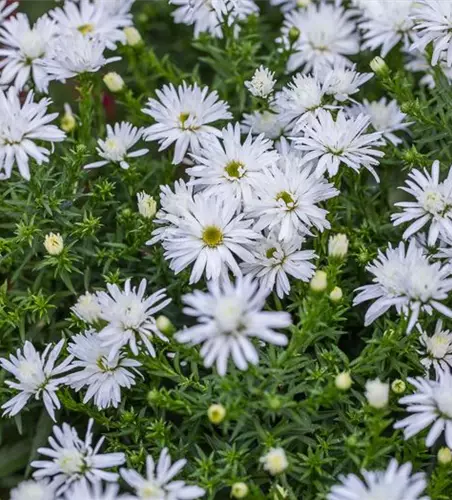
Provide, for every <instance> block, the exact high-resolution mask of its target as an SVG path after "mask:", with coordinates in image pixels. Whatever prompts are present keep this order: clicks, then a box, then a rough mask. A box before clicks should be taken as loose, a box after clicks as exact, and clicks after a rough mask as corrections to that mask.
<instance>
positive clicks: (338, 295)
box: [330, 286, 344, 302]
mask: <svg viewBox="0 0 452 500" xmlns="http://www.w3.org/2000/svg"><path fill="white" fill-rule="evenodd" d="M343 296H344V294H343V293H342V288H340V287H338V286H335V287H334V288H333V289H332V290H331V292H330V299H331V300H332V302H339V301H340V300H342V297H343Z"/></svg>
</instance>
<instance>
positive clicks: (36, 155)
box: [0, 87, 66, 180]
mask: <svg viewBox="0 0 452 500" xmlns="http://www.w3.org/2000/svg"><path fill="white" fill-rule="evenodd" d="M33 98H34V94H33V92H29V93H28V95H27V97H26V98H25V101H24V102H23V103H21V101H20V99H19V96H18V94H17V92H16V90H15V89H14V88H13V87H10V88H9V89H8V91H7V92H6V93H4V92H2V91H1V90H0V180H2V179H9V178H10V177H11V172H12V168H13V166H14V165H15V164H17V167H18V169H19V172H20V175H21V176H22V177H23V178H24V179H27V180H29V179H30V168H29V165H28V164H29V158H33V159H34V160H35V161H36V162H37V163H38V165H41V164H42V163H47V162H48V161H49V154H50V151H49V150H48V149H46V148H44V147H43V146H37V145H36V144H35V142H34V141H36V140H39V141H46V142H50V143H52V144H53V143H54V142H61V141H63V140H64V138H65V137H66V135H65V133H64V132H63V131H62V130H60V129H59V128H58V127H57V126H56V125H50V122H51V121H53V120H54V119H55V118H56V117H57V116H58V113H50V114H47V108H48V106H49V105H50V103H51V100H50V99H41V100H40V101H39V102H34V101H33Z"/></svg>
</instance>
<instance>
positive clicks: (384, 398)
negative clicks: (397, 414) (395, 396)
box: [366, 378, 389, 409]
mask: <svg viewBox="0 0 452 500" xmlns="http://www.w3.org/2000/svg"><path fill="white" fill-rule="evenodd" d="M366 398H367V402H368V403H369V405H370V406H372V407H373V408H378V409H381V408H385V407H386V406H387V405H388V402H389V384H385V383H384V382H381V381H380V379H378V378H377V379H375V380H368V381H367V382H366Z"/></svg>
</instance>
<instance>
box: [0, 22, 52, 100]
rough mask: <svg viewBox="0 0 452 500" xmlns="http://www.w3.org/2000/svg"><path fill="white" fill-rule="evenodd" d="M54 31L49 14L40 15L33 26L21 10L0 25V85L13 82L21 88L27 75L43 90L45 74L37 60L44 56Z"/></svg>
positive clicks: (25, 81) (38, 88)
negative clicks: (20, 12) (0, 58)
mask: <svg viewBox="0 0 452 500" xmlns="http://www.w3.org/2000/svg"><path fill="white" fill-rule="evenodd" d="M55 35H56V26H55V23H54V22H53V21H51V19H50V18H49V16H47V15H44V16H42V17H40V18H39V19H38V20H37V21H36V23H35V24H34V26H33V27H31V26H30V21H29V20H28V17H27V16H26V15H25V14H17V15H16V16H15V17H13V18H11V19H8V20H7V21H6V22H5V23H3V25H2V26H1V27H0V43H1V44H2V48H0V56H1V57H2V60H1V61H0V68H1V69H2V71H1V75H0V85H10V84H14V86H15V87H16V89H18V90H21V89H22V88H23V87H24V86H25V84H26V83H27V81H28V80H29V78H30V76H31V77H32V78H33V82H34V84H35V85H36V88H37V90H38V91H39V92H47V88H48V77H47V72H46V71H45V68H44V67H43V66H42V65H41V64H37V61H38V60H39V59H40V58H42V57H45V56H46V54H47V51H48V50H49V47H50V46H51V44H52V43H53V40H54V38H55Z"/></svg>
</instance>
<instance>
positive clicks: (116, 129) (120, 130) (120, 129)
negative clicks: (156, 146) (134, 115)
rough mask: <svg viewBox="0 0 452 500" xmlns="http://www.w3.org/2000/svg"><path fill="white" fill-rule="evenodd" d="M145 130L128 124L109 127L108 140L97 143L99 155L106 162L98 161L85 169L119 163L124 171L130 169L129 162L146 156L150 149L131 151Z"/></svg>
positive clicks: (100, 140)
mask: <svg viewBox="0 0 452 500" xmlns="http://www.w3.org/2000/svg"><path fill="white" fill-rule="evenodd" d="M142 135H143V130H142V129H139V128H137V127H134V126H133V125H132V124H130V123H127V122H121V123H115V125H114V126H113V127H112V126H111V125H107V139H106V140H105V141H104V140H102V139H99V140H98V141H97V144H98V147H97V148H96V150H97V153H98V154H99V156H100V157H101V158H104V160H101V161H96V162H94V163H89V164H88V165H85V167H84V168H88V169H89V168H98V167H103V166H104V165H108V164H109V163H110V162H111V163H118V164H119V166H120V167H121V168H123V169H128V168H129V166H130V165H129V163H128V162H127V160H128V159H129V158H137V157H139V156H143V155H145V154H146V153H147V152H148V151H149V149H145V148H144V149H138V150H137V151H130V152H129V149H131V148H132V147H133V146H135V144H136V143H137V142H138V141H139V140H140V139H141V137H142Z"/></svg>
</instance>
